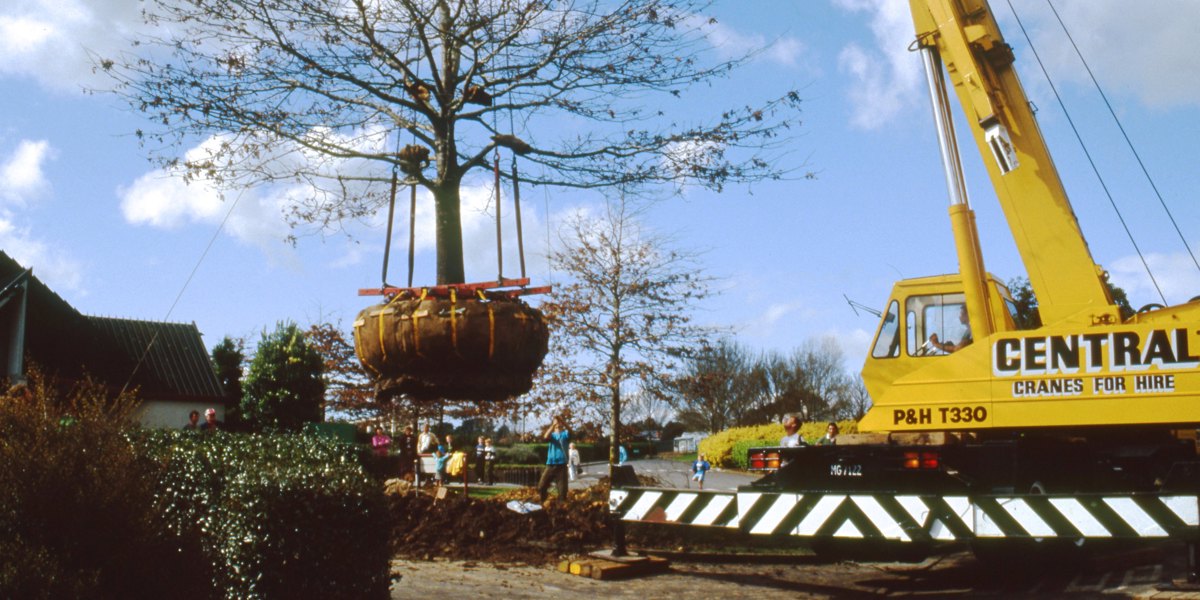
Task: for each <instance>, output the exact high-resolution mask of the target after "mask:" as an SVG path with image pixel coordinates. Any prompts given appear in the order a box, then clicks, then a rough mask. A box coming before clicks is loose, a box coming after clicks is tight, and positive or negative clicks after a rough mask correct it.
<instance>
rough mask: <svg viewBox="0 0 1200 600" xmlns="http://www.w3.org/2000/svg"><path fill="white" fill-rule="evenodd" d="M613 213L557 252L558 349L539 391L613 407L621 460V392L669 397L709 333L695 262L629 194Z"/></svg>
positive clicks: (564, 240)
mask: <svg viewBox="0 0 1200 600" xmlns="http://www.w3.org/2000/svg"><path fill="white" fill-rule="evenodd" d="M606 208H607V210H606V212H605V213H604V214H602V215H600V218H595V217H594V216H592V215H588V214H583V213H580V214H577V215H576V216H575V217H573V218H571V219H570V220H569V221H568V222H567V223H566V225H565V227H564V229H563V232H562V234H561V238H560V244H561V245H560V247H559V248H557V249H555V250H554V251H552V252H551V254H550V264H551V267H552V268H553V269H554V271H555V272H556V273H560V274H562V275H563V276H564V277H566V278H567V280H566V281H565V282H564V283H561V284H558V285H556V286H555V290H554V293H553V294H552V295H551V297H550V298H549V299H548V300H547V301H546V302H544V303H543V304H542V306H541V308H542V310H543V311H544V312H545V314H546V316H547V318H548V320H549V322H550V325H551V330H552V335H551V337H550V340H551V341H550V344H551V349H550V354H549V355H548V357H547V360H546V364H544V365H543V367H542V375H541V377H540V379H539V381H538V382H537V383H536V386H535V389H534V392H533V395H534V396H535V397H540V398H544V399H545V402H549V403H554V402H559V403H562V404H575V405H579V404H583V405H584V406H586V405H588V404H590V405H592V406H605V407H607V409H608V411H609V430H610V435H611V438H610V441H611V443H612V446H611V448H612V455H611V456H610V459H611V462H612V463H613V464H615V463H616V447H617V444H618V442H619V438H618V436H619V432H620V428H621V410H622V407H623V405H624V398H625V396H623V391H624V388H623V386H626V385H629V384H636V385H637V388H638V389H639V390H640V393H661V392H662V390H663V389H664V387H663V386H664V383H665V380H666V379H668V378H669V377H670V376H671V374H672V373H674V371H675V370H676V368H677V364H678V362H679V361H680V360H681V359H683V358H685V357H687V356H690V355H692V354H693V353H694V352H695V350H696V349H697V348H698V347H699V346H700V344H701V343H702V342H703V340H704V339H706V337H707V336H708V335H709V334H710V333H711V330H710V329H708V328H705V327H701V326H698V325H696V324H695V323H693V322H692V312H693V311H694V310H695V309H696V306H697V304H698V303H699V302H701V301H703V300H704V299H705V298H706V297H708V295H709V279H708V278H707V277H705V276H704V275H702V274H701V273H700V272H699V268H698V266H697V265H696V262H695V259H694V256H693V255H691V254H689V253H687V252H684V251H681V250H675V249H672V248H671V247H670V243H669V240H667V239H666V238H663V237H660V236H656V235H654V234H652V233H651V232H649V231H647V230H646V229H645V228H644V227H643V226H642V224H641V223H640V222H639V221H638V218H637V217H638V212H637V211H636V210H634V208H633V207H632V206H631V205H630V204H629V203H627V202H626V201H625V200H624V199H623V198H622V199H621V200H617V201H612V202H610V203H608V204H607V207H606ZM585 410H586V409H585Z"/></svg>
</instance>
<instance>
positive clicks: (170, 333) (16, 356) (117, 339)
mask: <svg viewBox="0 0 1200 600" xmlns="http://www.w3.org/2000/svg"><path fill="white" fill-rule="evenodd" d="M30 363H36V364H37V365H39V366H40V367H41V368H42V369H43V370H44V371H45V372H46V374H47V375H48V376H50V377H53V378H55V379H57V380H58V381H59V382H60V383H63V384H70V383H73V382H76V381H81V380H83V379H84V378H86V377H90V378H92V379H94V380H97V381H100V382H102V383H104V384H105V385H106V386H107V387H108V388H109V389H110V391H111V392H112V393H114V394H116V393H118V392H120V391H121V390H122V389H126V390H134V389H136V390H137V393H138V398H139V399H140V400H141V402H142V403H141V408H140V409H139V415H138V416H139V422H140V423H141V424H142V425H143V426H145V427H181V426H183V425H184V424H185V423H186V422H187V418H188V413H190V412H191V411H192V410H197V411H199V412H200V413H201V414H203V413H204V411H205V409H208V408H215V409H216V410H217V417H218V418H219V419H221V420H224V417H225V394H224V392H223V390H222V389H221V383H220V380H219V379H218V378H217V373H216V370H215V369H214V368H213V366H212V362H211V361H210V360H209V357H208V351H207V350H206V349H205V347H204V342H203V339H202V337H201V334H200V331H199V329H198V328H197V327H196V325H195V323H190V324H185V323H164V322H157V321H137V320H130V319H114V318H107V317H93V316H87V315H84V314H82V313H80V312H79V311H78V310H76V309H75V308H74V307H72V306H71V305H70V304H68V303H67V302H66V301H65V300H63V299H62V298H61V297H60V296H59V295H58V294H56V293H54V292H53V291H52V290H51V289H50V288H49V287H47V286H46V285H45V284H43V283H42V282H41V281H39V280H38V279H37V278H36V277H34V276H33V273H32V271H31V270H30V269H26V268H24V267H22V266H21V265H20V264H18V263H17V262H16V261H14V260H13V259H12V258H10V257H9V256H8V255H7V254H5V253H4V252H2V251H0V365H3V367H4V373H3V375H4V378H5V379H6V380H7V381H8V382H21V381H24V380H25V377H26V372H27V369H28V366H29V364H30Z"/></svg>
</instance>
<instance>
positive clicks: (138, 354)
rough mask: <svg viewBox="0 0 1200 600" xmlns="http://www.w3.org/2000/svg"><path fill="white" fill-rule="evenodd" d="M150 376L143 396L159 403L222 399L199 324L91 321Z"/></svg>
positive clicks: (101, 318)
mask: <svg viewBox="0 0 1200 600" xmlns="http://www.w3.org/2000/svg"><path fill="white" fill-rule="evenodd" d="M88 320H89V321H91V322H92V324H93V325H95V326H96V327H97V328H98V329H99V330H100V331H101V332H103V333H105V334H107V335H108V336H109V338H111V339H112V340H113V341H114V342H115V343H116V345H117V346H118V347H119V348H121V350H122V351H124V353H125V354H126V355H127V356H129V357H130V358H132V359H134V360H135V361H137V362H136V363H135V364H137V365H138V366H137V369H138V370H139V371H145V372H146V373H147V375H148V377H147V378H146V380H144V382H143V383H142V385H143V386H145V387H144V388H143V392H144V393H145V394H147V395H149V396H152V397H154V398H155V399H164V400H192V399H208V398H213V397H217V398H219V397H222V396H223V395H224V394H223V392H222V391H221V382H220V380H218V379H217V373H216V371H215V370H213V367H212V363H211V362H210V361H209V359H208V351H207V350H205V348H204V344H203V343H202V342H201V337H200V330H199V329H197V328H196V324H195V323H163V322H156V321H136V320H132V319H116V318H110V317H88Z"/></svg>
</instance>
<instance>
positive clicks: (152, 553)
mask: <svg viewBox="0 0 1200 600" xmlns="http://www.w3.org/2000/svg"><path fill="white" fill-rule="evenodd" d="M135 408H136V400H135V399H134V398H133V397H129V396H121V397H119V398H116V399H111V398H109V397H107V394H106V392H105V389H104V388H103V387H102V386H101V385H99V384H94V383H91V382H84V383H82V384H80V385H78V386H76V387H75V388H74V389H73V390H70V391H69V392H67V391H65V390H63V389H59V388H57V387H56V385H55V384H54V383H53V382H49V381H47V380H46V379H44V378H43V377H42V376H41V375H40V374H38V373H37V372H36V371H33V370H31V373H30V382H29V385H28V386H27V387H17V388H13V389H11V390H9V392H8V393H6V394H4V395H3V396H0V598H168V597H175V598H205V597H210V596H211V595H212V586H211V585H208V584H207V579H208V572H207V569H206V568H205V566H206V565H205V562H204V561H203V560H202V555H201V554H200V550H199V545H198V544H197V543H195V538H188V537H187V536H184V535H180V534H179V533H178V532H177V531H173V530H172V528H171V527H170V526H169V523H168V522H167V520H166V519H165V518H163V515H162V514H161V512H160V511H159V510H158V509H157V507H158V503H157V499H156V495H155V488H154V473H155V469H154V465H153V464H151V463H149V462H148V461H146V460H144V459H142V458H141V457H139V456H138V454H137V453H136V452H135V451H134V448H133V447H132V446H131V445H130V444H129V442H128V439H127V438H126V433H127V432H128V431H129V430H130V429H131V428H132V427H133V419H132V415H133V411H134V409H135Z"/></svg>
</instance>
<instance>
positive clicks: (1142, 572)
mask: <svg viewBox="0 0 1200 600" xmlns="http://www.w3.org/2000/svg"><path fill="white" fill-rule="evenodd" d="M1177 563H1178V561H1175V560H1173V559H1172V558H1171V557H1169V556H1165V555H1161V556H1158V557H1156V556H1146V555H1142V556H1140V557H1139V558H1137V559H1134V560H1129V559H1128V558H1126V559H1124V560H1120V561H1118V562H1117V563H1104V562H1100V563H1095V564H1092V565H1090V566H1087V567H1084V568H1063V567H1059V566H1054V565H1049V566H1047V568H1046V569H1044V570H1041V571H1039V572H1036V573H1031V572H1021V571H1017V572H1014V571H1012V570H1009V569H1004V568H994V567H993V566H991V565H982V564H980V563H979V562H978V561H976V560H975V559H974V558H973V557H972V556H971V555H970V554H969V553H965V552H962V553H956V554H952V555H949V556H945V557H941V558H936V559H931V560H928V561H925V562H923V563H917V564H905V563H853V562H834V563H821V562H817V561H816V560H815V559H814V560H813V561H811V562H804V561H797V560H792V561H789V562H788V563H786V564H771V563H765V564H756V563H753V562H745V561H738V562H721V563H696V562H685V561H678V560H676V561H672V565H671V568H670V570H669V571H668V572H667V573H663V574H658V575H651V576H645V577H640V578H634V579H628V580H619V581H597V580H593V579H589V578H585V577H579V576H575V575H569V574H565V573H561V572H559V571H558V570H557V569H555V568H554V566H553V565H540V566H533V565H512V564H488V563H481V562H472V561H454V560H434V561H405V560H400V561H395V562H394V563H393V572H394V573H395V574H396V575H399V577H400V578H399V580H398V581H396V582H395V583H394V584H393V586H392V598H393V599H401V598H431V597H472V596H478V597H489V598H515V599H550V598H556V599H561V598H564V597H575V598H641V599H645V600H651V599H654V600H657V599H660V598H687V599H688V600H692V599H701V598H720V599H722V600H726V599H741V598H747V599H750V598H754V599H760V600H761V599H764V598H866V597H879V596H920V597H933V598H958V597H963V596H971V597H984V598H1038V599H1050V598H1103V599H1111V598H1149V599H1154V600H1159V599H1168V598H1170V599H1185V598H1186V599H1195V598H1200V593H1195V592H1173V591H1163V590H1161V589H1160V586H1162V585H1164V584H1167V583H1169V582H1170V580H1171V574H1172V573H1171V570H1172V569H1174V568H1176V567H1178V566H1179V565H1178V564H1177ZM1175 574H1176V575H1178V574H1179V573H1175Z"/></svg>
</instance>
